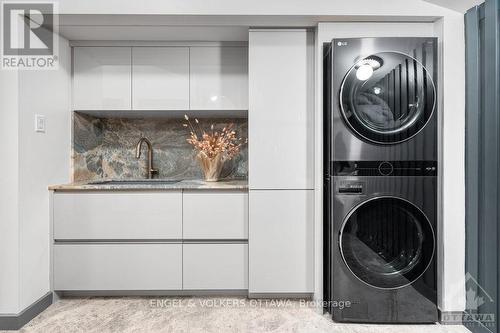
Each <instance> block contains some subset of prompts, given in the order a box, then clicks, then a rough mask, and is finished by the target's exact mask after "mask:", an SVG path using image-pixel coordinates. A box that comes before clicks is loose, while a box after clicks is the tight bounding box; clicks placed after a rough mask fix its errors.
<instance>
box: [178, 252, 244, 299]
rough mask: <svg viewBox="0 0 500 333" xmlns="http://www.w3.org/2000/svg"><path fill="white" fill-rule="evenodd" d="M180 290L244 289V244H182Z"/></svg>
mask: <svg viewBox="0 0 500 333" xmlns="http://www.w3.org/2000/svg"><path fill="white" fill-rule="evenodd" d="M183 246H184V249H183V257H184V260H183V277H184V289H188V290H189V289H190V290H209V289H217V290H231V289H232V290H235V289H247V288H248V245H247V244H184V245H183Z"/></svg>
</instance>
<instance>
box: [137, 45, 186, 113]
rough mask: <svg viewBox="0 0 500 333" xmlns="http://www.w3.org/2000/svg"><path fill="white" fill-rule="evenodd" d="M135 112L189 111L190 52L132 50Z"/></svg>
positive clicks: (172, 48)
mask: <svg viewBox="0 0 500 333" xmlns="http://www.w3.org/2000/svg"><path fill="white" fill-rule="evenodd" d="M132 108H133V109H134V110H187V109H189V48H188V47H133V48H132Z"/></svg>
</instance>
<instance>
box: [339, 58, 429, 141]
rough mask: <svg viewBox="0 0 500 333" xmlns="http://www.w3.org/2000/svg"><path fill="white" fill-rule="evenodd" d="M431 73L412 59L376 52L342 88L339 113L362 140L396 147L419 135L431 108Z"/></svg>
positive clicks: (352, 72) (354, 68)
mask: <svg viewBox="0 0 500 333" xmlns="http://www.w3.org/2000/svg"><path fill="white" fill-rule="evenodd" d="M435 98H436V97H435V88H434V83H433V82H432V77H431V75H430V74H429V73H428V72H427V70H426V69H425V67H424V66H423V65H422V64H421V63H420V62H419V61H417V60H416V59H414V58H412V57H410V56H408V55H405V54H403V53H398V52H380V53H376V54H373V55H371V56H368V57H366V58H363V59H361V60H360V61H358V62H357V63H356V64H355V65H354V66H352V67H351V68H350V69H349V71H348V72H347V74H346V76H345V77H344V80H343V82H342V85H341V90H340V107H341V113H342V116H343V118H344V120H345V121H346V123H347V125H348V126H349V127H350V128H351V129H352V130H353V131H354V132H355V133H356V134H357V135H358V136H359V137H360V138H361V139H364V140H365V141H369V142H372V143H378V144H394V143H399V142H403V141H406V140H408V139H410V138H411V137H413V136H415V135H416V134H417V133H418V132H419V131H421V130H422V129H423V128H424V127H425V125H426V124H427V122H428V121H429V120H430V118H431V116H432V113H433V111H434V106H435Z"/></svg>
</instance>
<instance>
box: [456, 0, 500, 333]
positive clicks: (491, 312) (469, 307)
mask: <svg viewBox="0 0 500 333" xmlns="http://www.w3.org/2000/svg"><path fill="white" fill-rule="evenodd" d="M499 3H500V0H486V2H485V3H483V4H482V5H481V6H477V7H474V8H471V9H470V10H469V11H467V13H466V15H465V25H466V52H467V54H466V61H467V63H466V67H467V68H466V75H467V82H466V105H467V106H466V228H467V230H466V239H467V245H466V246H467V255H466V268H467V276H466V290H467V293H466V295H467V304H466V315H465V316H464V324H465V325H466V326H467V327H468V328H469V329H470V330H471V331H473V332H498V314H499V302H500V297H499V287H498V277H499V267H500V264H499V259H500V255H499V245H498V242H499V240H500V237H499V231H500V228H499V227H498V223H499V221H500V214H499V212H500V210H499V207H500V183H499V177H498V176H499V173H500V108H499V105H500V103H499V96H500V89H499V86H500V84H499V72H500V66H499V25H498V22H499V20H498V17H499Z"/></svg>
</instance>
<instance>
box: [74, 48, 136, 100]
mask: <svg viewBox="0 0 500 333" xmlns="http://www.w3.org/2000/svg"><path fill="white" fill-rule="evenodd" d="M73 52H74V54H73V109H74V110H130V109H131V108H132V105H131V89H132V87H131V82H132V81H131V80H132V67H131V66H132V64H131V52H132V51H131V48H130V47H75V48H74V50H73Z"/></svg>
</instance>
